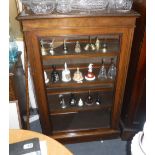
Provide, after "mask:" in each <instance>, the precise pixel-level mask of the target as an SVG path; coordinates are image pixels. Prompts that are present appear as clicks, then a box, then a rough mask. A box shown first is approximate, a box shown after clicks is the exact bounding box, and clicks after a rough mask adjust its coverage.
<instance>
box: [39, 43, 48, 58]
mask: <svg viewBox="0 0 155 155" xmlns="http://www.w3.org/2000/svg"><path fill="white" fill-rule="evenodd" d="M40 44H41V54H42V55H47V52H46V49H45V47H44V45H43V44H44V42H43V40H41V41H40Z"/></svg>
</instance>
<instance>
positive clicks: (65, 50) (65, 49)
mask: <svg viewBox="0 0 155 155" xmlns="http://www.w3.org/2000/svg"><path fill="white" fill-rule="evenodd" d="M67 53H68V51H67V47H66V40H64V54H67Z"/></svg>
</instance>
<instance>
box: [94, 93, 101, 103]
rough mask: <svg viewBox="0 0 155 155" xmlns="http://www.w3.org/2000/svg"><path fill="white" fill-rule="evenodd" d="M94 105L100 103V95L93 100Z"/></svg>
mask: <svg viewBox="0 0 155 155" xmlns="http://www.w3.org/2000/svg"><path fill="white" fill-rule="evenodd" d="M95 104H96V105H101V100H100V97H99V96H98V95H97V97H96V100H95Z"/></svg>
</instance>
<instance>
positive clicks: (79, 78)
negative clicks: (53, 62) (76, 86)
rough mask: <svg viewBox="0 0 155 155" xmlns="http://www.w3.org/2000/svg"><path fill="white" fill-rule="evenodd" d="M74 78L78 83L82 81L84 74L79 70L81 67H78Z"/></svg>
mask: <svg viewBox="0 0 155 155" xmlns="http://www.w3.org/2000/svg"><path fill="white" fill-rule="evenodd" d="M73 80H74V81H76V82H77V83H82V82H83V81H82V80H83V76H82V73H81V72H80V71H79V68H77V71H76V72H75V73H74V76H73Z"/></svg>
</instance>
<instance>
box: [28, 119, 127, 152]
mask: <svg viewBox="0 0 155 155" xmlns="http://www.w3.org/2000/svg"><path fill="white" fill-rule="evenodd" d="M30 128H31V130H33V131H37V132H42V131H41V127H40V123H39V121H38V120H37V121H34V122H32V123H31V124H30ZM65 146H66V147H67V148H68V149H69V150H70V151H71V152H73V154H74V155H129V154H130V153H129V151H127V150H129V146H130V144H129V143H128V142H127V141H122V140H121V139H113V140H103V141H92V142H84V143H76V144H66V145H65ZM127 152H128V153H127Z"/></svg>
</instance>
